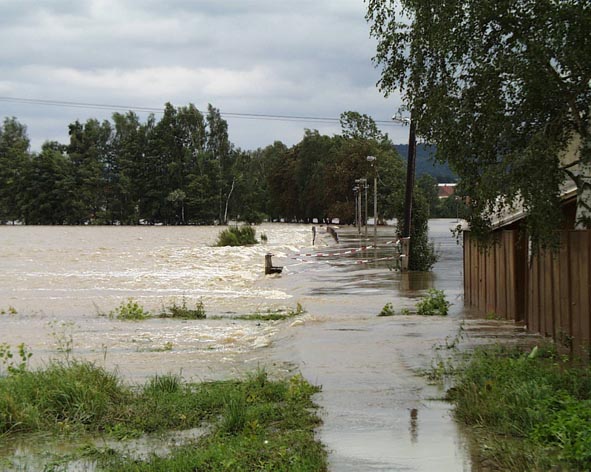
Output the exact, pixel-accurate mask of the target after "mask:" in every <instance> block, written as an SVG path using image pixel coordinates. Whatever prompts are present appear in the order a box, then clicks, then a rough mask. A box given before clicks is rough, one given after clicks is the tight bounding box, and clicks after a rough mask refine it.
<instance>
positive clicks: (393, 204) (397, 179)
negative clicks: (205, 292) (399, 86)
mask: <svg viewBox="0 0 591 472" xmlns="http://www.w3.org/2000/svg"><path fill="white" fill-rule="evenodd" d="M341 124H342V134H340V135H335V136H326V135H322V134H320V133H319V132H318V131H316V130H306V131H305V133H304V136H303V138H302V140H301V141H300V142H299V143H297V144H296V145H294V146H292V147H287V146H286V145H285V144H283V143H281V142H279V141H276V142H275V143H273V144H271V145H269V146H267V147H265V148H261V149H257V150H253V151H245V150H241V149H239V148H237V147H236V146H234V145H233V144H232V143H231V142H230V140H229V136H228V125H227V122H226V121H225V120H224V119H223V118H222V117H221V115H220V112H219V110H217V109H216V108H214V107H213V106H211V105H209V107H208V109H207V112H206V113H202V112H200V111H199V110H198V109H197V108H196V107H195V106H194V105H192V104H189V105H188V106H181V107H174V106H172V105H171V104H170V103H167V104H166V105H165V107H164V113H163V115H162V117H161V118H160V120H156V118H155V117H154V115H150V116H149V117H148V118H147V119H146V120H145V121H141V120H140V119H139V117H138V116H137V115H136V114H135V113H133V112H128V113H125V114H121V113H114V114H113V116H112V120H111V121H109V120H105V121H102V122H99V121H98V120H96V119H89V120H87V121H86V122H84V123H82V122H80V121H75V122H73V123H71V124H70V125H69V126H68V133H69V142H68V143H67V144H61V143H58V142H55V141H48V142H45V143H44V144H43V146H42V149H41V151H40V152H31V151H30V143H29V138H28V136H27V130H26V126H25V125H24V124H22V123H20V122H19V121H18V120H17V119H16V118H5V119H4V121H3V123H2V125H1V126H0V221H1V222H3V223H9V222H20V223H23V224H47V225H56V224H57V225H59V224H140V223H143V224H168V225H173V224H213V223H218V224H224V223H226V222H227V221H228V220H229V219H232V220H241V221H246V222H252V223H258V222H261V221H263V220H265V219H268V220H284V221H312V220H313V219H317V220H318V221H330V220H331V219H333V218H339V219H340V221H341V222H342V223H353V221H354V218H355V203H354V202H355V197H354V193H353V187H354V186H355V180H356V179H359V178H366V179H367V180H368V182H369V183H370V184H373V177H374V176H376V177H377V178H378V179H379V180H378V182H379V183H378V191H379V192H378V198H379V209H380V216H381V218H393V217H396V215H397V214H400V213H401V212H402V201H403V197H402V195H403V190H404V175H405V165H404V162H403V160H402V159H401V157H400V156H399V155H398V153H397V152H396V150H395V148H394V146H393V144H392V143H391V141H390V140H389V139H388V137H387V135H384V134H382V133H381V132H380V131H379V130H378V128H377V127H376V125H375V123H374V122H373V120H372V119H371V118H370V117H368V116H366V115H361V114H359V113H356V112H346V113H343V115H342V117H341ZM370 155H372V156H376V157H377V165H376V167H372V165H371V164H372V163H371V162H369V161H368V160H367V156H370ZM432 185H436V184H435V183H434V182H432ZM372 191H373V190H371V189H370V196H371V192H372ZM427 195H428V192H427V191H423V190H421V186H418V193H417V203H416V206H417V208H419V210H417V211H420V207H421V205H422V206H423V207H425V206H428V201H427V198H428V197H427ZM370 208H371V205H370ZM427 211H428V209H427Z"/></svg>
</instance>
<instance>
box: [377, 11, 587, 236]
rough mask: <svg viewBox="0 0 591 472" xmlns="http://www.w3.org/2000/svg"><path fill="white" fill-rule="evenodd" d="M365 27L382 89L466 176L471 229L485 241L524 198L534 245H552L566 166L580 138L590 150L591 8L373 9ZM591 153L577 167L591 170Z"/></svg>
mask: <svg viewBox="0 0 591 472" xmlns="http://www.w3.org/2000/svg"><path fill="white" fill-rule="evenodd" d="M367 19H368V21H369V22H370V24H371V34H372V36H374V37H375V38H376V39H377V40H378V47H377V53H376V56H375V58H374V60H375V61H376V63H377V64H379V65H380V66H381V67H382V76H381V80H380V82H379V85H380V87H381V89H382V90H383V91H384V92H385V93H386V94H389V93H392V92H394V91H399V92H400V93H401V94H402V96H403V99H404V101H405V102H406V104H407V106H408V108H409V109H411V110H412V113H413V119H414V120H415V121H416V122H417V132H418V134H419V135H420V136H422V137H423V138H424V139H425V140H426V141H428V142H430V143H433V144H436V145H437V158H438V159H440V160H444V161H447V162H449V163H450V165H451V167H452V169H453V170H454V171H455V172H456V173H458V175H459V176H460V179H461V183H462V185H461V187H460V190H462V191H463V192H464V195H466V196H469V197H470V198H471V207H472V214H471V216H470V217H469V218H470V220H471V222H472V223H474V228H476V229H479V228H482V229H483V230H484V232H486V230H488V229H489V224H490V222H489V221H487V219H486V218H483V216H482V215H483V212H484V211H485V210H486V209H489V208H491V207H494V208H495V209H497V210H498V209H500V208H501V207H508V206H510V205H511V204H513V203H514V201H515V199H516V198H517V197H519V198H520V199H522V201H523V203H524V206H525V208H526V209H527V211H528V214H529V218H528V229H529V232H530V235H531V236H532V239H533V241H534V243H538V242H539V243H541V244H543V245H547V244H550V243H552V241H553V238H554V231H553V230H554V229H555V228H556V227H557V226H558V225H559V224H560V219H559V218H558V215H559V207H560V201H559V199H558V194H559V189H560V185H561V184H562V182H563V181H564V179H565V178H566V174H567V173H566V172H565V171H564V170H563V168H562V167H561V165H562V164H561V162H560V160H559V157H560V156H561V153H562V152H564V151H565V149H566V147H567V144H568V143H569V142H570V140H571V139H572V137H573V133H575V134H579V135H580V136H581V137H582V142H583V143H585V142H586V143H587V147H588V146H589V144H588V143H589V140H590V139H591V132H590V127H589V126H590V125H589V114H590V109H589V107H590V104H591V87H590V85H589V79H590V78H591V59H590V56H589V54H588V51H589V50H591V39H590V36H589V34H588V32H589V31H590V30H591V8H590V7H589V4H588V2H579V1H575V0H568V1H567V0H565V1H559V2H553V1H549V0H544V1H538V0H505V1H502V2H498V1H492V0H486V1H481V2H466V1H464V0H452V1H449V2H448V1H446V2H431V1H428V0H397V1H395V0H372V1H370V2H369V4H368V14H367ZM584 148H585V145H584V144H583V145H582V146H581V147H580V148H579V149H577V150H576V154H577V157H578V158H580V159H581V160H582V161H589V162H591V153H589V155H588V156H585V154H584V153H583V149H584ZM579 180H580V181H581V182H578V185H582V181H584V180H585V179H584V178H579ZM585 198H588V197H585Z"/></svg>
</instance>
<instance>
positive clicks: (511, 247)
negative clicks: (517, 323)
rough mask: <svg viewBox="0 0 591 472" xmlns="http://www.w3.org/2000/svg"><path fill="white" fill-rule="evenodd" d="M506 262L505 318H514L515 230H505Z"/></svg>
mask: <svg viewBox="0 0 591 472" xmlns="http://www.w3.org/2000/svg"><path fill="white" fill-rule="evenodd" d="M505 234H506V236H505V237H506V244H505V249H506V264H507V275H506V277H507V283H506V287H507V319H510V320H515V319H516V317H517V310H516V304H515V300H516V296H517V294H516V293H515V290H516V288H515V287H516V284H515V270H516V267H517V266H516V264H517V261H516V260H515V244H516V242H517V232H516V231H506V232H505Z"/></svg>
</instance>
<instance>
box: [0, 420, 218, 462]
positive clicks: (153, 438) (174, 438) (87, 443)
mask: <svg viewBox="0 0 591 472" xmlns="http://www.w3.org/2000/svg"><path fill="white" fill-rule="evenodd" d="M207 431H208V429H207V428H192V429H188V430H185V431H171V432H168V433H163V434H152V435H145V436H142V437H140V438H134V439H127V440H114V439H110V438H95V437H91V436H79V435H76V436H75V437H67V438H63V439H57V440H56V439H54V438H48V437H46V436H41V435H37V436H35V437H33V438H31V437H30V436H29V437H27V439H19V438H18V437H17V438H13V439H12V440H11V442H10V445H7V446H6V447H2V446H0V455H1V456H2V457H4V459H3V460H2V461H0V467H2V470H3V471H7V472H8V471H36V470H53V469H51V467H49V468H48V466H49V465H50V464H52V463H53V464H55V465H56V467H58V465H59V468H58V469H57V470H63V471H68V472H78V471H80V472H92V471H95V470H97V463H96V459H93V458H92V456H93V455H95V454H96V453H97V452H101V451H102V452H108V451H116V452H118V453H122V454H123V455H124V456H126V457H129V458H130V459H134V460H145V459H148V458H149V457H150V456H152V455H156V456H159V457H164V456H167V455H168V454H170V452H171V451H172V449H173V448H175V447H179V446H183V445H186V444H189V443H191V442H193V441H195V440H196V439H198V438H199V437H201V436H203V435H204V434H206V433H207ZM81 451H82V453H84V452H86V453H87V455H88V456H89V457H88V458H83V459H76V460H68V456H71V455H76V456H80V453H81Z"/></svg>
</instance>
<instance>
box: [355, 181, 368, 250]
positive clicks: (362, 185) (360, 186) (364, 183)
mask: <svg viewBox="0 0 591 472" xmlns="http://www.w3.org/2000/svg"><path fill="white" fill-rule="evenodd" d="M355 183H356V184H357V188H358V189H359V204H358V208H359V210H358V215H359V234H361V222H362V221H363V210H362V209H361V203H362V202H361V200H362V199H363V193H362V191H363V190H365V223H364V225H365V237H366V238H367V179H355Z"/></svg>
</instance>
